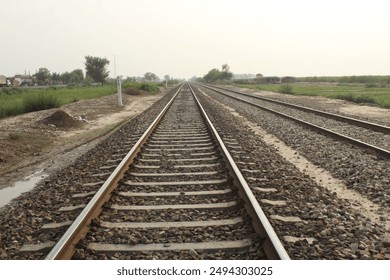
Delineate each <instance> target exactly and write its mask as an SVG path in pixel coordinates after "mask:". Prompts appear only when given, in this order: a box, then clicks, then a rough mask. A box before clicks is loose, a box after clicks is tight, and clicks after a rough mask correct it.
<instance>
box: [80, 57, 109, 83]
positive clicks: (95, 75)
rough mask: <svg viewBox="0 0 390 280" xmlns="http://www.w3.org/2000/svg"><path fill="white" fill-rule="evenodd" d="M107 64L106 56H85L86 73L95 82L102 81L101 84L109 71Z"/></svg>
mask: <svg viewBox="0 0 390 280" xmlns="http://www.w3.org/2000/svg"><path fill="white" fill-rule="evenodd" d="M108 64H110V61H109V60H108V59H107V58H100V57H94V56H89V55H87V56H85V70H86V74H87V75H88V76H89V77H91V78H92V79H93V80H94V81H95V82H98V83H102V85H103V84H104V82H105V80H106V78H107V77H108V75H109V73H110V72H109V71H107V65H108Z"/></svg>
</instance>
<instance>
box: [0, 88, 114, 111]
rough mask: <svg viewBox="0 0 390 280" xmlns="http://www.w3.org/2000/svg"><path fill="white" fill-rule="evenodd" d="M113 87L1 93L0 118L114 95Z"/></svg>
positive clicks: (18, 90) (6, 91) (13, 90)
mask: <svg viewBox="0 0 390 280" xmlns="http://www.w3.org/2000/svg"><path fill="white" fill-rule="evenodd" d="M114 92H115V87H114V86H113V85H105V86H89V87H64V88H53V87H51V88H47V89H8V90H3V91H0V118H4V117H8V116H14V115H19V114H23V113H26V112H32V111H38V110H44V109H49V108H57V107H60V106H62V105H64V104H68V103H72V102H74V101H77V100H83V99H93V98H98V97H102V96H106V95H110V94H113V93H114Z"/></svg>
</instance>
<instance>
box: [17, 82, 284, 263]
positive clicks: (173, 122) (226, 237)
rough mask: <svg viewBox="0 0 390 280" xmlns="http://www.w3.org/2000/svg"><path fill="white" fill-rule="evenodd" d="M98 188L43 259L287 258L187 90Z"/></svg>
mask: <svg viewBox="0 0 390 280" xmlns="http://www.w3.org/2000/svg"><path fill="white" fill-rule="evenodd" d="M97 184H99V182H97ZM101 184H102V186H101V187H100V189H99V190H98V191H97V192H96V193H92V194H91V193H85V194H80V195H79V196H83V195H84V196H92V195H93V196H92V198H91V199H90V201H89V202H88V203H87V204H86V205H83V206H82V207H83V210H82V211H81V213H80V214H79V216H78V217H77V218H76V219H75V221H73V222H69V221H67V222H65V223H62V224H60V223H53V224H52V225H51V226H52V227H53V228H55V227H58V226H59V224H60V225H62V226H63V225H64V224H66V225H68V226H69V227H68V230H67V231H66V233H65V234H64V235H63V237H62V238H61V239H60V240H59V241H58V242H56V243H55V244H53V248H52V249H51V251H50V252H49V254H48V255H47V256H46V259H70V258H73V259H104V258H105V257H104V256H105V255H110V254H111V255H112V254H115V255H116V257H117V258H119V259H136V258H139V254H142V253H144V252H146V254H147V252H153V253H154V254H156V256H157V258H158V259H164V258H165V259H185V258H186V256H188V255H190V256H191V255H192V256H194V255H201V258H203V259H209V258H215V257H219V258H220V257H222V258H224V259H289V256H288V255H287V253H286V251H285V249H284V248H283V246H282V244H281V242H280V241H279V239H278V238H277V236H276V234H275V232H274V230H273V229H272V227H271V225H270V223H269V222H268V220H267V218H266V217H265V215H264V213H263V211H262V209H261V208H260V206H259V204H258V202H257V200H256V198H255V197H254V195H253V194H252V192H251V190H250V189H249V187H248V185H247V183H246V182H245V180H244V178H243V176H242V175H241V173H240V171H239V170H238V168H237V166H236V164H235V163H234V161H233V159H232V157H231V156H230V154H229V152H228V151H227V149H226V147H225V146H224V144H223V142H222V141H221V138H220V137H219V136H218V134H217V132H216V130H215V128H214V127H213V125H212V124H211V122H210V120H209V119H208V117H207V115H206V114H205V112H204V110H203V109H202V107H201V105H200V103H199V101H198V99H197V98H196V96H195V94H194V92H193V91H192V89H191V87H190V86H189V85H184V86H182V87H180V88H179V89H178V91H177V92H176V94H175V96H174V97H173V98H172V100H171V101H170V102H169V103H168V104H167V106H166V107H165V108H164V109H163V111H162V112H161V113H160V115H159V116H158V117H157V118H156V120H155V121H154V122H153V123H152V124H151V125H150V127H149V128H148V129H147V130H146V132H145V133H144V134H143V135H142V136H141V138H139V140H138V141H137V142H136V144H135V145H134V146H133V147H132V148H131V150H130V152H129V153H128V154H126V155H125V156H124V158H123V160H122V161H120V163H119V165H118V166H117V167H116V168H115V170H114V171H113V172H112V174H111V175H110V176H109V177H108V179H107V180H106V181H104V182H102V183H101ZM80 207H81V206H80V205H78V206H71V205H70V206H69V208H68V209H67V210H69V211H72V210H74V209H75V208H80ZM48 228H50V225H49V226H48ZM38 247H39V246H38ZM31 248H32V247H31V246H25V247H24V248H22V251H31V250H32V249H31Z"/></svg>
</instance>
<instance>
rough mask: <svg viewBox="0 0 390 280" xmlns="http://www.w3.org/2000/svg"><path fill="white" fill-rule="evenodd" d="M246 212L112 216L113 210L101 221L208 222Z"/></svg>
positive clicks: (151, 212)
mask: <svg viewBox="0 0 390 280" xmlns="http://www.w3.org/2000/svg"><path fill="white" fill-rule="evenodd" d="M245 214H246V213H245V210H244V208H243V207H242V206H236V207H231V208H227V209H221V210H202V209H199V210H197V209H172V210H171V211H168V212H167V211H166V210H137V211H117V212H116V213H115V216H114V217H113V216H112V210H110V211H107V213H106V211H103V213H102V215H101V219H102V220H105V221H110V222H117V223H122V222H147V223H150V222H165V221H167V222H180V221H207V220H216V219H230V218H235V217H241V216H244V215H245Z"/></svg>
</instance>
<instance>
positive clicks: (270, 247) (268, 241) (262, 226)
mask: <svg viewBox="0 0 390 280" xmlns="http://www.w3.org/2000/svg"><path fill="white" fill-rule="evenodd" d="M190 90H191V92H192V94H193V96H194V98H195V100H196V102H197V104H198V107H199V109H200V111H201V112H202V114H203V117H204V119H205V120H206V123H207V125H208V127H209V128H210V130H211V132H212V134H213V135H214V137H215V139H216V140H217V142H218V145H219V147H220V148H221V152H222V156H223V157H224V158H225V162H226V163H227V166H228V169H229V170H230V175H232V177H233V179H234V182H235V185H236V186H238V189H239V194H240V196H241V198H242V199H243V200H244V201H245V208H246V209H247V211H248V213H249V215H250V216H251V218H252V223H253V226H254V229H255V231H256V233H257V234H258V235H259V236H260V237H261V238H264V242H263V248H264V251H265V253H266V255H267V257H268V258H269V259H278V260H289V259H290V257H289V256H288V254H287V252H286V250H285V249H284V247H283V245H282V243H281V241H280V240H279V238H278V236H277V234H276V233H275V231H274V229H273V227H272V226H271V224H270V222H269V221H268V219H267V217H266V215H265V214H264V212H263V210H262V209H261V207H260V205H259V202H258V201H257V199H256V197H255V196H254V195H253V193H252V191H251V189H250V187H249V186H248V184H247V182H246V181H245V179H244V177H243V176H242V174H241V172H240V170H239V169H238V167H237V165H236V163H235V162H234V160H233V158H232V156H231V155H230V153H229V151H228V149H227V148H226V146H225V144H224V143H223V141H222V139H221V137H220V136H219V134H218V132H217V130H216V129H215V127H214V125H213V124H212V122H211V121H210V119H209V117H208V116H207V113H206V112H205V110H204V109H203V107H202V105H201V103H200V101H199V99H198V98H197V96H196V94H195V92H194V91H193V90H192V88H191V85H190Z"/></svg>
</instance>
